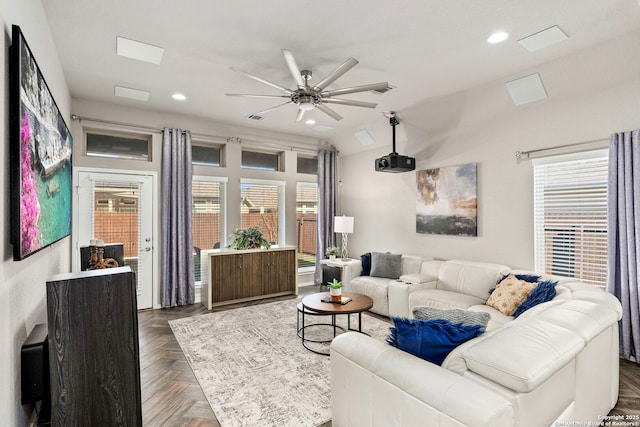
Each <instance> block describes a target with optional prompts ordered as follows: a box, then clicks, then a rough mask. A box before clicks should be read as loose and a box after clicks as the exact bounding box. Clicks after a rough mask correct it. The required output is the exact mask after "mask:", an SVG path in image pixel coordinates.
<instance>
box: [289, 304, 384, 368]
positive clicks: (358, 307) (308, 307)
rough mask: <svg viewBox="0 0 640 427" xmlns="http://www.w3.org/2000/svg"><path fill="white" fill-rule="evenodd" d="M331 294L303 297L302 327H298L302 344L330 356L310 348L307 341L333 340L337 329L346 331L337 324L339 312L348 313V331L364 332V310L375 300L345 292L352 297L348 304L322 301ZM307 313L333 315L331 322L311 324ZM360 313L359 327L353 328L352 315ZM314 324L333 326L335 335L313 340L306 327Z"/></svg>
mask: <svg viewBox="0 0 640 427" xmlns="http://www.w3.org/2000/svg"><path fill="white" fill-rule="evenodd" d="M327 296H329V292H319V293H317V294H311V295H307V296H306V297H304V298H303V299H302V303H301V304H299V305H298V313H299V314H300V313H301V314H302V327H301V328H298V336H300V338H302V345H303V346H304V348H306V349H307V350H309V351H312V352H314V353H317V354H322V355H325V356H328V355H329V353H328V352H321V351H317V350H315V349H313V348H310V347H309V346H308V345H307V342H315V343H318V342H331V341H332V340H333V338H335V337H336V334H337V330H338V329H341V330H343V331H344V328H342V327H340V326H337V325H336V315H338V314H346V315H347V329H346V330H348V331H356V332H360V333H363V332H362V312H363V311H365V310H368V309H370V308H371V307H373V300H372V299H371V298H370V297H368V296H366V295H362V294H357V293H355V292H343V293H342V296H343V297H349V298H351V301H349V302H348V303H346V304H338V303H331V302H324V301H322V299H323V298H325V297H327ZM305 314H306V315H312V316H331V323H315V324H311V325H305V319H304V318H305ZM352 314H358V329H352V328H351V315H352ZM312 326H331V327H333V337H332V338H331V339H328V340H311V339H306V338H305V329H306V328H308V327H312Z"/></svg>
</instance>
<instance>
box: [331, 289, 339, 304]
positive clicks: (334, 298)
mask: <svg viewBox="0 0 640 427" xmlns="http://www.w3.org/2000/svg"><path fill="white" fill-rule="evenodd" d="M329 293H330V294H331V301H333V302H340V301H342V288H337V289H333V288H331V289H329Z"/></svg>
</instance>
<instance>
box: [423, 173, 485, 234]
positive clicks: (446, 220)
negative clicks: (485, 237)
mask: <svg viewBox="0 0 640 427" xmlns="http://www.w3.org/2000/svg"><path fill="white" fill-rule="evenodd" d="M477 181H478V178H477V165H476V163H468V164H465V165H460V166H449V167H443V168H435V169H426V170H419V171H417V172H416V185H417V200H416V232H418V233H426V234H448V235H455V236H477V235H478V209H477V207H478V196H477Z"/></svg>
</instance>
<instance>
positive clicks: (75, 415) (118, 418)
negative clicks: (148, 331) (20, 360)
mask: <svg viewBox="0 0 640 427" xmlns="http://www.w3.org/2000/svg"><path fill="white" fill-rule="evenodd" d="M47 317H48V321H49V324H48V332H49V368H50V379H51V400H52V411H51V424H52V425H53V426H61V427H62V426H142V406H141V395H140V357H139V348H138V316H137V303H136V280H135V274H134V273H133V272H132V271H131V269H130V268H129V267H119V268H111V269H105V270H93V271H83V272H80V273H68V274H60V275H57V276H54V277H52V278H51V279H50V280H49V281H47Z"/></svg>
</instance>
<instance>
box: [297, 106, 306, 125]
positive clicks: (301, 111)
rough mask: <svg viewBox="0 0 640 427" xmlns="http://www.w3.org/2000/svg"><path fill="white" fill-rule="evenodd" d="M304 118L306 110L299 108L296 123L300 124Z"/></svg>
mask: <svg viewBox="0 0 640 427" xmlns="http://www.w3.org/2000/svg"><path fill="white" fill-rule="evenodd" d="M302 117H304V110H303V109H302V108H298V115H297V116H296V122H299V121H301V120H302Z"/></svg>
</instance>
